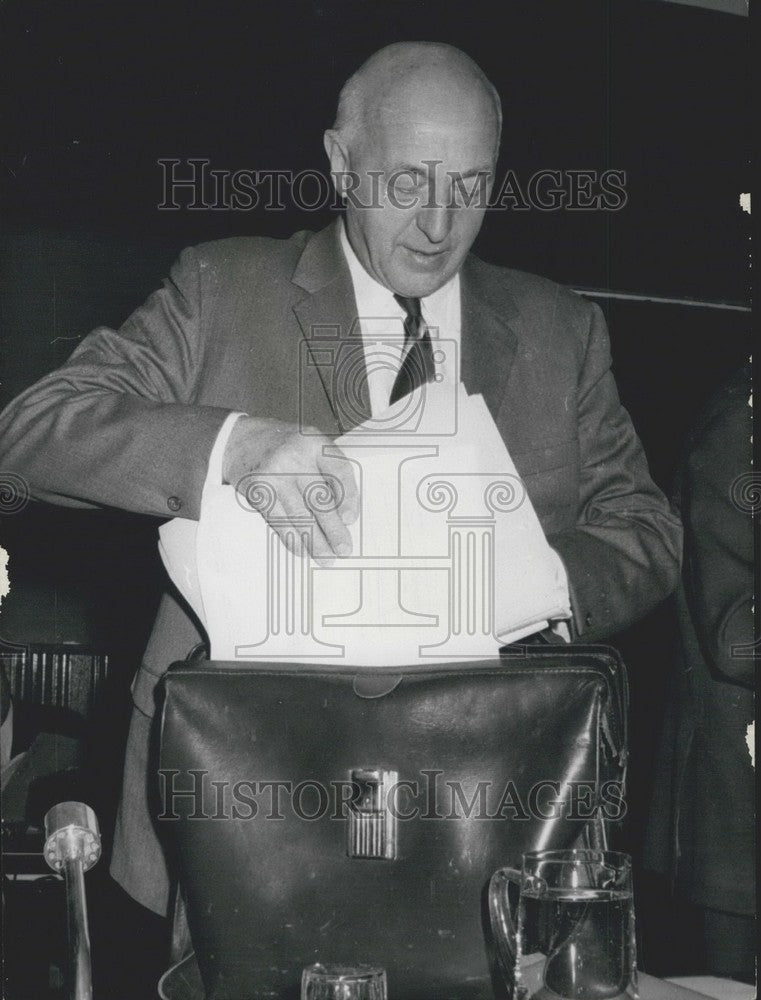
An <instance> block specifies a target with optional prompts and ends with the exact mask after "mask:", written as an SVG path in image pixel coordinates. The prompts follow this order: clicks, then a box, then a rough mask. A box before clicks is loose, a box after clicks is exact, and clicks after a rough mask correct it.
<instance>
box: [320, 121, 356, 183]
mask: <svg viewBox="0 0 761 1000" xmlns="http://www.w3.org/2000/svg"><path fill="white" fill-rule="evenodd" d="M323 144H324V146H325V152H326V153H327V154H328V160H329V161H330V174H331V177H332V178H333V186H334V187H335V189H336V192H337V193H338V196H339V197H340V198H343V197H344V193H345V191H346V190H347V189H349V190H351V185H350V184H349V178H348V173H349V170H350V159H349V149H348V146H347V145H346V143H345V141H344V140H343V138H342V137H341V135H340V134H339V133H338V132H336V130H335V129H332V128H329V129H327V130H326V132H325V135H324V136H323Z"/></svg>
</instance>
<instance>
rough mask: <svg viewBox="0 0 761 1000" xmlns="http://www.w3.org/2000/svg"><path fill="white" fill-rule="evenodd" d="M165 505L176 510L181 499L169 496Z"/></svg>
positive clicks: (180, 505) (180, 504)
mask: <svg viewBox="0 0 761 1000" xmlns="http://www.w3.org/2000/svg"><path fill="white" fill-rule="evenodd" d="M166 505H167V507H168V508H169V509H170V510H172V511H178V510H179V509H180V507H182V500H180V498H179V497H169V499H168V500H167V502H166Z"/></svg>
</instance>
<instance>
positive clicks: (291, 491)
mask: <svg viewBox="0 0 761 1000" xmlns="http://www.w3.org/2000/svg"><path fill="white" fill-rule="evenodd" d="M314 481H315V477H312V478H311V479H310V480H309V482H314ZM280 502H281V503H282V506H283V510H284V512H285V516H286V518H287V521H288V523H287V524H286V525H285V526H284V531H280V535H281V537H283V535H284V532H285V530H286V529H288V530H290V531H292V532H295V533H297V534H298V536H299V539H300V540H302V541H303V544H304V545H305V546H306V549H307V551H308V552H309V554H310V555H311V556H312V558H313V559H315V560H317V562H319V563H320V564H321V565H323V566H324V565H328V564H330V563H332V562H333V560H334V559H335V556H336V552H335V550H334V549H333V547H332V545H331V544H330V541H329V540H328V539H327V538H326V537H325V534H324V532H323V530H322V528H321V526H320V524H319V522H318V521H317V519H316V517H315V515H314V513H312V512H311V511H310V510H309V508H308V506H307V505H306V504H305V502H304V491H303V488H302V487H301V486H300V485H299V484H298V482H297V481H291V482H290V483H289V484H288V486H287V487H286V488H285V489H283V490H282V492H281V495H280Z"/></svg>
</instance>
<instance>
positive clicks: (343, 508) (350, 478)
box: [317, 442, 359, 524]
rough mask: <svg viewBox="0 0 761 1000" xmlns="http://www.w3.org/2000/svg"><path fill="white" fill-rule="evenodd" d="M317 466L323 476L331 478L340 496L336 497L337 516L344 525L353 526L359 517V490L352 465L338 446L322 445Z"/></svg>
mask: <svg viewBox="0 0 761 1000" xmlns="http://www.w3.org/2000/svg"><path fill="white" fill-rule="evenodd" d="M317 465H318V467H319V469H320V471H321V472H322V473H323V475H325V476H328V477H332V478H333V479H334V481H336V482H335V486H336V487H337V490H338V492H340V494H341V496H340V497H338V500H339V502H338V514H339V516H340V518H341V520H342V521H343V523H344V524H354V522H355V521H356V520H357V518H358V517H359V489H358V487H357V480H356V477H355V475H354V464H353V463H352V462H351V461H350V460H349V459H348V458H347V457H346V456H345V455H344V453H343V452H342V451H341V449H340V448H339V447H338V445H334V444H332V443H330V442H327V443H323V445H322V446H321V448H320V451H319V452H318V456H317Z"/></svg>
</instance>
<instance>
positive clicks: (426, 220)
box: [416, 205, 452, 243]
mask: <svg viewBox="0 0 761 1000" xmlns="http://www.w3.org/2000/svg"><path fill="white" fill-rule="evenodd" d="M416 221H417V226H418V229H419V230H420V232H421V233H423V234H424V235H425V236H426V237H427V238H428V240H429V241H430V242H431V243H443V242H444V240H445V239H446V238H447V236H448V235H449V231H450V229H451V228H452V217H451V213H450V211H449V209H448V208H445V207H444V206H443V205H435V206H433V205H429V206H426V207H425V208H421V209H420V210H419V211H418V213H417V220H416Z"/></svg>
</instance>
